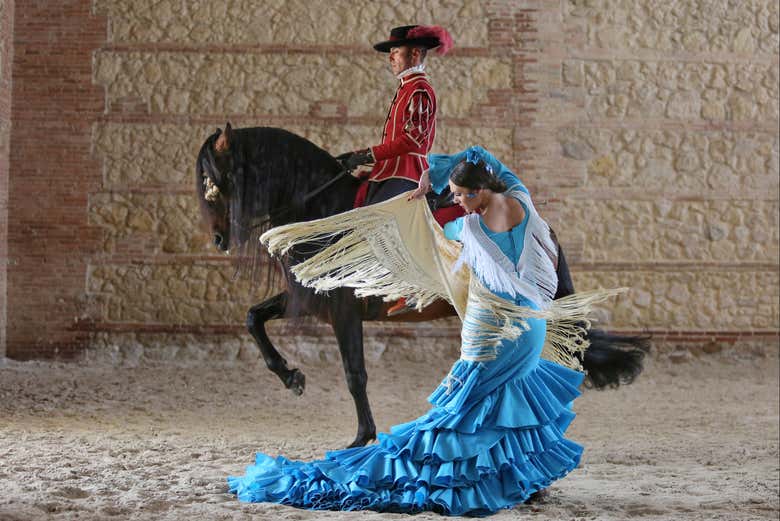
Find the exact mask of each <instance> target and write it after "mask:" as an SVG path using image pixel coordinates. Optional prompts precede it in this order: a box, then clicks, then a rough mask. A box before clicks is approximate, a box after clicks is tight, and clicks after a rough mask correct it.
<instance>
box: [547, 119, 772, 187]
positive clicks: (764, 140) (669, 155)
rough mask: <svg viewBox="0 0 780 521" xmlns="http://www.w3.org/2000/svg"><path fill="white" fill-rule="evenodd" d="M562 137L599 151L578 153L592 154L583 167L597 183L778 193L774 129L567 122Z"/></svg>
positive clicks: (562, 141) (564, 141) (564, 142)
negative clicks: (577, 124) (609, 126)
mask: <svg viewBox="0 0 780 521" xmlns="http://www.w3.org/2000/svg"><path fill="white" fill-rule="evenodd" d="M557 139H558V142H559V143H560V145H561V147H567V146H569V147H571V145H570V144H571V143H577V144H579V145H578V146H579V148H580V149H582V150H587V151H590V150H592V151H593V152H592V153H589V154H582V155H579V156H578V157H577V159H580V158H581V159H582V160H586V159H587V163H585V164H583V167H582V168H584V169H585V170H586V171H587V185H589V186H593V187H611V188H619V187H630V188H634V189H649V190H652V191H653V192H654V193H664V194H675V193H679V192H681V191H682V192H688V193H694V194H697V195H699V196H703V195H704V194H706V193H713V194H733V195H734V196H737V194H739V193H741V192H742V191H744V190H761V191H765V192H766V193H767V194H771V193H777V192H776V191H777V189H778V183H780V170H778V138H777V135H776V134H775V135H773V134H771V133H762V132H736V131H692V130H638V131H634V130H621V129H603V128H602V129H598V128H578V127H566V128H564V129H561V130H560V131H559V133H558V136H557ZM564 150H565V148H564ZM564 155H565V152H564ZM568 157H573V156H572V154H569V155H568Z"/></svg>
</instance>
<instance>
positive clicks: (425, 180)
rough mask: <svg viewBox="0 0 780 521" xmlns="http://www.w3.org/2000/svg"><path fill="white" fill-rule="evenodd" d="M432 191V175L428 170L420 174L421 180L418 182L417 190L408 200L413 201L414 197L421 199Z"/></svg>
mask: <svg viewBox="0 0 780 521" xmlns="http://www.w3.org/2000/svg"><path fill="white" fill-rule="evenodd" d="M430 191H431V176H430V175H428V171H427V170H426V171H425V172H423V173H422V175H421V176H420V182H419V183H417V190H415V191H414V192H412V193H411V194H410V195H409V197H407V198H406V200H407V201H411V200H412V199H419V198H420V197H425V194H427V193H428V192H430Z"/></svg>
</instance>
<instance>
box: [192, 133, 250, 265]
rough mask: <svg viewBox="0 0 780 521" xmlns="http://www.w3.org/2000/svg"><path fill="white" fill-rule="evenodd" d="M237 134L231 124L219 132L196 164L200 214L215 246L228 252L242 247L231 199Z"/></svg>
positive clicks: (208, 140) (204, 144) (210, 138)
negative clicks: (212, 236) (233, 216)
mask: <svg viewBox="0 0 780 521" xmlns="http://www.w3.org/2000/svg"><path fill="white" fill-rule="evenodd" d="M234 140H235V133H234V132H233V128H232V127H231V126H230V123H228V124H227V125H225V131H224V132H223V131H222V130H221V129H217V131H216V132H215V133H214V134H212V135H211V136H209V137H208V139H206V141H205V142H204V143H203V146H201V148H200V153H199V154H198V161H197V163H196V165H195V174H196V179H195V184H196V187H197V190H198V199H199V201H200V207H201V215H202V216H203V219H204V221H205V223H206V225H207V226H208V228H209V230H210V231H211V232H212V233H213V235H214V245H215V246H216V247H217V248H219V249H220V250H222V251H228V250H229V249H230V247H231V241H232V243H233V245H236V244H240V243H241V242H242V241H243V239H244V238H243V237H240V236H238V237H235V236H234V235H241V230H240V229H236V228H237V227H236V226H234V225H231V206H232V204H231V198H233V196H234V195H235V189H236V184H235V168H236V166H237V165H236V160H235V146H234Z"/></svg>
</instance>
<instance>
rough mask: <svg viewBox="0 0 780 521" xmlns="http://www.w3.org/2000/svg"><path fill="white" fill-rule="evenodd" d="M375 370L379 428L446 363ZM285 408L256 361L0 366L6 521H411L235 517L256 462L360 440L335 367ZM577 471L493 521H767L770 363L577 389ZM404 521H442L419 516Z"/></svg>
mask: <svg viewBox="0 0 780 521" xmlns="http://www.w3.org/2000/svg"><path fill="white" fill-rule="evenodd" d="M391 355H392V354H386V355H385V356H384V357H383V360H382V363H381V364H374V365H372V366H370V367H369V378H370V382H369V394H370V398H371V402H372V406H373V411H374V416H375V418H376V421H377V426H378V428H379V429H380V430H387V428H388V427H389V426H390V425H392V424H395V423H399V422H404V421H407V420H410V419H412V418H414V417H415V416H417V415H419V414H421V413H423V412H424V411H425V410H426V409H427V403H426V401H425V398H426V396H427V394H428V393H429V391H430V390H431V389H432V388H434V387H435V386H436V385H437V383H438V381H439V380H440V379H441V378H442V376H444V373H446V371H447V370H448V367H449V364H450V362H451V361H442V362H441V363H417V362H413V361H410V360H408V359H404V357H403V356H397V357H395V359H394V358H393V356H391ZM301 368H302V369H303V370H304V372H305V373H306V375H307V389H306V392H305V394H304V395H303V396H302V397H299V398H297V397H295V396H293V395H292V394H291V393H290V392H289V391H287V390H285V389H284V388H282V386H281V384H280V383H279V381H278V380H277V379H276V377H275V376H274V375H272V374H271V373H270V372H268V371H267V370H266V369H265V367H264V366H261V365H257V364H251V363H249V364H244V365H239V364H233V365H225V364H223V365H216V364H214V365H212V366H208V365H207V364H206V363H202V364H200V365H194V366H189V367H186V366H182V365H159V364H157V365H147V366H144V365H141V366H138V367H115V366H107V365H97V364H91V365H90V364H88V365H84V364H74V363H54V362H25V363H21V362H13V361H10V360H6V359H0V491H1V493H0V519H2V520H33V519H34V520H39V519H55V520H60V519H117V520H120V519H121V520H124V519H139V520H173V519H177V520H178V519H209V520H213V519H216V520H220V519H247V520H250V519H251V520H255V521H256V520H262V519H279V520H310V519H338V520H353V519H361V520H373V519H382V520H386V519H410V518H409V517H408V516H402V515H392V514H378V513H373V512H359V513H349V512H311V511H306V510H298V509H294V508H289V507H283V506H279V505H272V504H245V503H240V502H238V501H236V500H235V498H234V497H233V496H231V495H229V494H227V493H226V490H227V487H226V484H225V476H227V475H228V474H239V473H242V471H243V468H244V466H245V465H247V464H248V463H250V461H251V459H252V457H253V453H254V452H255V451H258V450H260V451H264V452H268V453H272V454H276V453H284V454H285V455H287V456H289V457H292V458H315V457H320V456H322V455H323V454H324V452H325V451H326V450H328V449H333V448H342V447H344V446H345V445H346V444H347V443H349V442H350V441H351V440H352V438H353V437H354V434H355V428H356V425H355V420H354V412H353V406H352V401H351V398H350V396H349V393H348V391H347V389H346V384H345V383H344V380H343V377H342V374H341V368H340V365H337V364H327V365H325V364H324V365H305V366H301ZM575 410H576V412H577V413H578V417H577V419H576V420H575V422H574V424H573V425H572V427H571V429H570V431H569V433H570V437H571V438H572V439H573V440H576V441H578V442H580V443H582V444H583V445H584V446H585V447H586V451H585V456H584V459H583V462H582V465H581V467H580V468H578V469H577V470H575V471H574V472H573V473H572V474H570V475H569V476H568V477H566V478H565V479H563V480H560V481H558V482H556V483H555V484H554V485H553V486H552V487H551V489H550V495H549V496H548V497H547V498H546V499H545V500H543V501H542V502H540V503H538V504H535V505H522V506H519V507H516V508H515V509H512V510H507V511H502V512H500V513H498V514H496V515H495V516H493V517H492V519H496V520H506V519H532V520H535V521H536V520H540V521H541V520H553V519H554V520H593V519H597V520H601V519H603V520H625V519H642V520H670V519H676V520H704V519H707V520H709V519H724V520H749V519H778V516H779V515H780V505H779V502H778V494H779V492H780V491H779V487H778V484H779V480H780V469H779V467H780V463H779V462H778V359H777V357H776V355H775V354H769V355H764V356H763V357H756V356H750V357H744V356H743V357H739V356H735V355H734V354H729V353H725V354H724V353H721V354H717V355H705V356H701V357H698V358H696V357H693V358H689V359H687V361H684V362H682V363H677V364H674V363H671V362H670V361H669V360H668V359H666V358H664V359H661V358H660V357H659V358H653V359H651V360H649V363H648V368H647V370H646V372H645V373H644V374H643V375H642V376H641V377H640V379H639V380H638V381H637V382H636V383H635V384H633V385H631V386H628V387H624V388H621V389H619V390H610V391H603V392H597V391H587V390H586V391H585V393H584V394H583V396H582V397H580V398H579V399H578V400H577V402H576V403H575ZM415 519H443V518H442V517H440V516H437V515H435V514H421V515H418V516H416V518H415Z"/></svg>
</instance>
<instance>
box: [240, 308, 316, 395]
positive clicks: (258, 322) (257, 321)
mask: <svg viewBox="0 0 780 521" xmlns="http://www.w3.org/2000/svg"><path fill="white" fill-rule="evenodd" d="M286 309H287V292H283V293H279V294H278V295H274V296H273V297H271V298H269V299H268V300H265V301H263V302H261V303H260V304H257V305H255V306H252V308H251V309H250V310H249V313H247V317H246V327H247V329H248V330H249V332H250V333H251V334H252V337H253V338H254V339H255V342H257V346H258V347H259V348H260V352H261V353H262V355H263V360H265V365H267V366H268V369H270V370H271V371H273V372H274V373H275V374H276V376H278V377H279V379H280V380H281V381H282V383H283V384H284V386H285V387H286V388H288V389H290V390H291V391H292V392H293V393H295V394H296V395H297V396H300V395H301V394H303V390H304V388H305V387H306V377H305V376H304V375H303V373H302V372H301V371H300V370H298V369H289V368H288V367H287V360H285V359H284V357H283V356H282V355H280V354H279V351H277V350H276V348H275V347H274V345H273V344H272V343H271V340H270V339H269V338H268V335H267V334H266V332H265V323H266V322H267V321H269V320H273V319H275V318H281V317H282V316H283V315H284V312H285V310H286Z"/></svg>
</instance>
